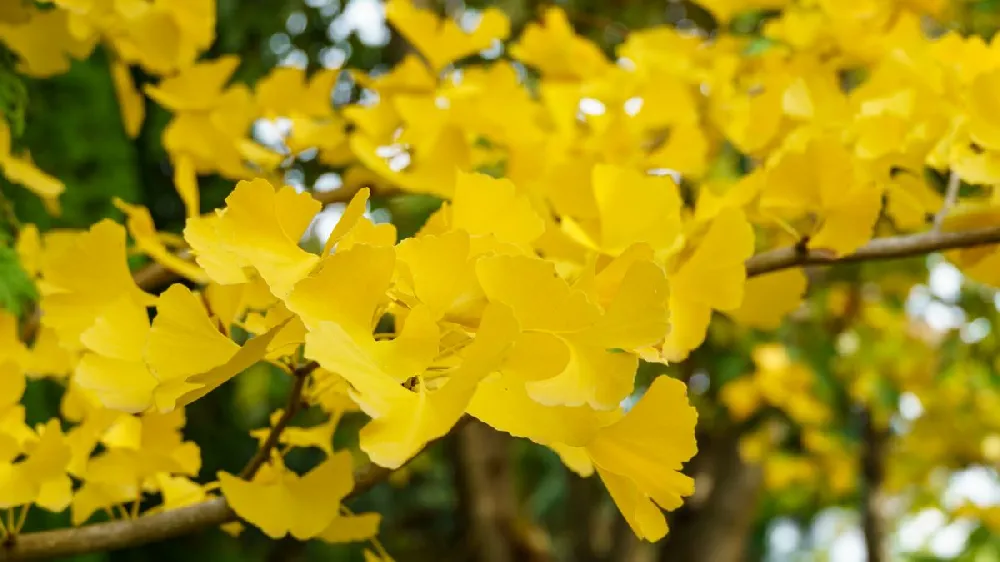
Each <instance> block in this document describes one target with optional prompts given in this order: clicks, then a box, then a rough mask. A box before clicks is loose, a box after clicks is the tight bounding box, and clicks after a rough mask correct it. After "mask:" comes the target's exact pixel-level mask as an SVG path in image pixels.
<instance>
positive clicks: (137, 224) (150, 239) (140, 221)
mask: <svg viewBox="0 0 1000 562" xmlns="http://www.w3.org/2000/svg"><path fill="white" fill-rule="evenodd" d="M114 204H115V206H116V207H118V209H119V210H121V211H122V212H123V213H125V215H126V217H127V220H126V225H127V226H128V230H129V233H130V234H131V235H132V238H133V239H134V240H135V244H136V246H137V247H138V248H139V249H140V250H142V251H143V253H145V254H146V255H147V256H149V257H151V258H153V260H155V261H156V262H157V263H159V264H161V265H163V267H166V268H167V269H169V270H171V271H173V272H175V273H177V274H179V275H182V276H184V277H186V278H188V279H190V280H191V281H194V282H196V283H205V282H207V281H208V277H207V276H206V275H205V272H204V271H203V270H202V269H201V268H200V267H198V266H197V265H195V264H193V263H191V262H189V261H187V260H185V259H183V258H181V257H180V256H178V255H177V254H176V253H174V252H171V251H170V250H168V249H167V247H166V246H165V245H164V244H163V241H162V240H161V239H160V237H159V236H157V232H156V226H154V225H153V217H151V216H150V215H149V211H148V210H147V209H146V208H145V207H142V206H140V205H131V204H129V203H126V202H124V201H122V200H121V199H118V198H115V199H114Z"/></svg>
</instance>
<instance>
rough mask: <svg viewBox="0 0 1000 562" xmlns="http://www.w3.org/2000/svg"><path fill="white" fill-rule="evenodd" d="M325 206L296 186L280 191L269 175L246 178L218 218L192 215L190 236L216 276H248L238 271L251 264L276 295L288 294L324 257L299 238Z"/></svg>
mask: <svg viewBox="0 0 1000 562" xmlns="http://www.w3.org/2000/svg"><path fill="white" fill-rule="evenodd" d="M321 207H322V204H321V203H320V202H319V201H317V200H315V199H313V198H312V196H310V195H309V194H304V193H303V194H300V193H297V192H296V191H295V189H293V188H291V187H283V188H281V189H279V190H277V191H275V189H274V188H273V187H272V186H271V184H269V183H268V182H267V181H266V180H263V179H256V180H253V181H241V182H239V183H238V184H237V185H236V189H234V190H233V192H232V193H231V194H230V195H229V197H227V198H226V208H225V209H224V210H223V211H222V212H221V213H219V214H218V216H217V218H208V219H197V218H196V219H189V222H188V226H187V228H186V229H185V238H186V239H187V241H188V243H190V244H191V247H192V248H193V249H194V251H195V255H196V256H199V264H200V265H202V267H205V268H206V272H207V273H208V274H209V276H210V277H212V280H213V281H216V282H217V283H233V282H243V281H245V280H246V279H245V277H243V278H242V279H241V278H240V277H239V276H238V274H237V273H236V272H237V270H240V271H241V269H240V268H239V267H238V266H242V265H243V264H246V265H248V266H250V267H253V268H254V269H256V270H257V272H258V273H259V274H260V276H261V277H262V278H263V279H264V280H265V281H266V282H267V284H268V286H269V287H270V288H271V292H272V293H273V294H274V295H275V296H277V297H285V296H287V295H288V293H289V292H290V291H291V290H292V287H293V286H294V285H295V283H297V282H298V281H299V280H301V279H302V278H303V277H305V276H306V275H308V274H309V272H310V271H311V270H312V269H313V267H314V266H315V265H316V263H317V262H318V261H319V256H316V255H314V254H310V253H309V252H306V251H305V250H303V249H302V248H300V247H299V240H300V239H301V237H302V235H303V234H304V233H305V230H306V228H307V227H308V226H309V224H310V222H311V221H312V219H313V217H314V216H315V215H316V213H317V212H319V210H320V208H321ZM230 255H232V256H235V259H232V258H229V257H228V256H230ZM202 256H204V258H205V261H204V262H202V261H201V257H202ZM209 264H211V265H209ZM216 274H219V278H216V277H215V275H216Z"/></svg>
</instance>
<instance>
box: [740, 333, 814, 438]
mask: <svg viewBox="0 0 1000 562" xmlns="http://www.w3.org/2000/svg"><path fill="white" fill-rule="evenodd" d="M753 358H754V362H755V363H756V364H757V370H756V371H754V373H753V375H752V376H750V377H741V378H738V379H736V380H734V381H732V382H730V383H728V384H726V385H725V386H724V387H723V388H722V391H721V395H720V399H721V400H722V402H723V403H724V404H725V405H726V407H727V408H729V412H730V415H731V416H732V417H733V418H734V419H736V420H744V419H746V418H748V417H749V416H750V415H752V414H753V413H754V412H756V411H757V410H758V409H760V408H761V407H763V406H765V405H767V406H771V407H774V408H777V409H779V410H781V411H782V412H784V413H785V414H786V415H787V416H788V417H790V418H791V419H792V420H794V421H795V422H796V423H798V424H801V425H807V426H808V425H813V426H816V425H822V424H823V423H825V422H826V421H828V420H829V418H830V411H829V409H828V408H827V407H826V405H825V404H824V403H823V402H822V401H820V400H819V399H818V398H817V397H816V389H815V385H816V376H815V375H814V374H813V373H812V371H811V369H810V368H809V366H808V365H806V364H804V363H801V362H798V361H795V360H793V359H792V358H790V357H789V356H788V351H787V350H786V349H785V348H784V347H783V346H781V345H780V344H765V345H761V346H759V347H757V348H756V349H754V351H753Z"/></svg>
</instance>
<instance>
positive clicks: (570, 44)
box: [510, 6, 611, 80]
mask: <svg viewBox="0 0 1000 562" xmlns="http://www.w3.org/2000/svg"><path fill="white" fill-rule="evenodd" d="M510 54H511V55H512V56H513V57H514V58H516V59H518V60H520V61H521V62H523V63H525V64H528V65H530V66H533V67H535V68H537V69H538V70H539V72H541V73H542V75H543V76H545V77H546V78H551V79H554V80H560V79H562V80H582V79H584V78H588V79H592V78H597V77H599V76H600V75H601V74H602V73H603V72H604V71H605V70H607V69H608V68H609V67H610V66H611V63H610V62H609V61H608V59H607V57H605V56H604V53H603V52H601V49H600V47H598V46H597V45H595V44H594V43H593V42H591V41H589V40H587V39H585V38H583V37H581V36H579V35H577V34H576V33H575V32H574V31H573V26H571V25H570V23H569V20H568V19H567V18H566V12H564V11H563V10H562V9H561V8H558V7H555V6H552V7H549V8H547V9H546V10H545V12H544V13H543V14H542V22H541V23H540V24H539V23H534V22H531V23H529V24H528V25H527V26H526V27H525V29H524V32H523V33H522V34H521V37H520V39H518V41H517V43H516V44H514V45H513V46H512V47H511V49H510Z"/></svg>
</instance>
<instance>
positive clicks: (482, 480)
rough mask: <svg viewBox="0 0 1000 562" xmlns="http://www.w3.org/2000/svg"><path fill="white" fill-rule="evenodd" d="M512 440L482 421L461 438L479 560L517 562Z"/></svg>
mask: <svg viewBox="0 0 1000 562" xmlns="http://www.w3.org/2000/svg"><path fill="white" fill-rule="evenodd" d="M509 444H510V436H508V435H506V434H502V433H498V432H496V431H493V430H492V429H490V428H489V427H488V426H486V425H484V424H482V423H480V422H479V421H475V420H473V421H471V422H469V423H467V424H465V426H464V427H462V429H461V430H459V434H458V446H459V462H460V469H461V471H462V477H461V478H460V479H459V482H460V485H462V486H464V487H465V489H464V490H463V496H464V498H465V499H464V501H463V503H464V504H465V508H466V509H467V510H468V514H467V517H468V520H467V521H468V522H467V525H468V528H469V531H470V532H471V534H472V539H473V543H474V546H473V548H472V551H473V552H474V553H475V555H474V556H475V560H477V561H480V562H516V561H517V560H519V559H518V558H517V557H516V556H515V546H514V542H513V541H512V538H513V534H514V524H515V521H516V517H517V503H516V498H515V496H514V486H513V483H512V481H511V472H510V447H509Z"/></svg>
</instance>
